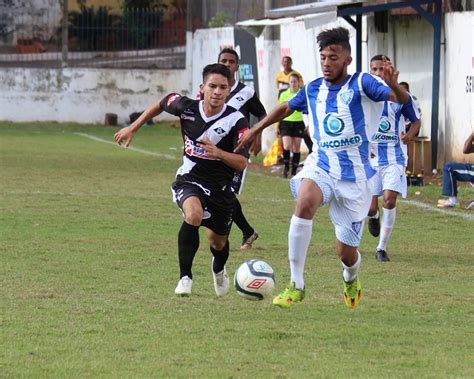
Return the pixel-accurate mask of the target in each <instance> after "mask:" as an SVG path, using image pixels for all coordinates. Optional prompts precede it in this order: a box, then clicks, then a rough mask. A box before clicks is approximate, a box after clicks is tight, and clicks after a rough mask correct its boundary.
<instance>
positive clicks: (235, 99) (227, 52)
mask: <svg viewBox="0 0 474 379" xmlns="http://www.w3.org/2000/svg"><path fill="white" fill-rule="evenodd" d="M217 61H218V63H220V64H223V65H224V66H226V67H227V68H228V69H229V70H230V74H231V77H232V78H231V81H230V85H231V89H230V95H229V96H228V97H227V99H226V103H227V104H228V105H230V106H231V107H233V108H235V109H237V110H238V111H240V112H241V113H242V114H243V115H244V117H245V118H246V119H247V121H249V122H250V115H253V116H255V117H256V118H257V119H258V120H261V119H262V118H263V117H265V115H266V114H267V112H266V111H265V107H264V106H263V105H262V103H261V101H260V99H259V98H258V96H257V93H256V92H255V90H254V89H253V88H250V87H249V86H246V85H245V84H244V83H242V82H240V81H237V80H235V74H236V72H237V71H238V69H239V55H238V54H237V52H236V51H235V50H233V49H230V48H225V49H223V50H222V51H221V52H220V53H219V56H218V57H217ZM260 144H261V141H260V139H258V140H256V141H254V143H253V144H252V147H251V148H250V150H251V151H253V152H254V153H255V155H256V154H257V153H258V151H259V150H260ZM246 172H247V170H245V171H244V172H238V171H237V172H236V173H235V176H234V180H233V188H234V190H235V192H236V193H237V194H241V193H242V190H243V184H244V179H245V174H246ZM233 219H234V223H235V225H237V226H238V228H239V229H240V230H241V231H242V244H241V246H240V248H241V249H242V250H248V249H251V248H252V244H253V243H254V242H255V240H256V239H257V238H258V233H257V232H256V231H255V229H254V228H253V227H252V226H250V224H249V222H248V221H247V219H246V217H245V215H244V213H243V211H242V206H241V204H240V202H239V200H238V199H236V205H235V210H234V215H233Z"/></svg>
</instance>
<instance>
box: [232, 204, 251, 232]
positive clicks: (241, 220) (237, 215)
mask: <svg viewBox="0 0 474 379" xmlns="http://www.w3.org/2000/svg"><path fill="white" fill-rule="evenodd" d="M235 200H236V201H235V208H234V213H233V214H232V218H233V220H234V224H235V225H237V226H238V227H239V229H240V230H241V231H242V234H243V235H244V237H250V236H251V235H252V234H253V233H254V231H255V230H253V228H252V227H251V226H250V224H249V223H248V221H247V219H246V218H245V216H244V213H243V212H242V206H241V205H240V202H239V200H237V199H235Z"/></svg>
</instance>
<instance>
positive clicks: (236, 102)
mask: <svg viewBox="0 0 474 379" xmlns="http://www.w3.org/2000/svg"><path fill="white" fill-rule="evenodd" d="M225 102H226V103H227V105H230V106H231V107H232V108H235V109H237V110H238V111H240V113H242V114H243V115H244V117H245V118H246V119H247V120H249V117H250V115H251V114H252V115H254V116H255V117H256V118H260V117H263V116H265V115H266V114H267V112H266V111H265V107H264V106H263V104H262V103H261V102H260V99H259V98H258V97H257V94H256V92H255V90H254V89H253V88H251V87H249V86H247V85H245V84H244V83H242V82H238V81H236V82H235V83H234V85H233V86H232V88H231V91H230V95H229V96H228V97H227V99H226V101H225Z"/></svg>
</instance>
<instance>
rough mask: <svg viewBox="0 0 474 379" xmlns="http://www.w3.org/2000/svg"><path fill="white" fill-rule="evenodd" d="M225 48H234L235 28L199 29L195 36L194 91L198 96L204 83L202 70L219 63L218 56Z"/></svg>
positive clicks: (193, 54) (193, 53)
mask: <svg viewBox="0 0 474 379" xmlns="http://www.w3.org/2000/svg"><path fill="white" fill-rule="evenodd" d="M224 47H231V48H234V28H233V27H225V28H215V29H198V30H196V32H195V33H194V36H193V50H192V91H193V94H196V93H197V91H198V90H199V85H200V84H201V83H202V69H203V68H204V66H206V65H208V64H210V63H217V56H218V55H219V52H220V51H221V50H222V49H223V48H224Z"/></svg>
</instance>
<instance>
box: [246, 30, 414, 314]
mask: <svg viewBox="0 0 474 379" xmlns="http://www.w3.org/2000/svg"><path fill="white" fill-rule="evenodd" d="M317 42H318V44H319V51H320V64H321V69H322V71H323V77H321V78H318V79H316V80H313V81H312V82H309V83H307V84H306V85H305V86H304V87H303V88H302V89H301V90H300V91H299V92H298V94H297V95H296V96H295V97H294V98H293V99H291V100H290V101H289V102H288V103H283V104H280V105H279V106H277V107H276V108H275V109H273V111H272V112H271V113H270V114H268V115H267V116H266V117H265V118H264V119H263V120H261V121H260V122H258V123H257V124H255V125H254V127H253V128H252V129H251V130H250V131H249V132H248V133H247V134H245V135H244V136H243V138H242V139H241V141H240V143H239V145H238V147H237V148H239V147H240V146H244V145H245V144H247V143H248V142H249V141H251V140H252V139H253V138H255V136H256V135H257V134H258V133H261V132H262V130H263V129H264V128H266V127H267V126H269V125H271V124H273V123H275V122H277V121H279V120H281V119H283V118H284V117H286V116H288V115H289V114H291V113H292V112H293V111H295V110H296V111H300V112H303V113H308V117H309V124H310V125H309V127H310V135H311V138H312V140H313V143H314V145H313V152H312V153H311V154H310V155H309V157H308V158H307V159H306V161H305V165H304V167H303V169H302V170H301V171H300V172H299V173H298V174H297V175H296V176H294V177H293V178H292V179H291V181H290V187H291V190H292V193H293V195H294V196H295V197H297V203H296V207H295V211H294V214H293V217H292V218H291V222H290V228H289V232H288V256H289V261H290V270H291V283H290V285H289V287H287V288H286V289H285V290H284V291H283V292H282V293H280V295H278V296H277V297H276V298H275V299H274V300H273V304H274V305H276V306H280V307H284V308H287V307H290V306H291V305H292V304H293V303H296V302H299V301H301V300H303V298H304V295H305V284H304V278H303V273H304V266H305V260H306V254H307V251H308V247H309V243H310V240H311V235H312V228H313V218H314V216H315V214H316V211H317V209H318V208H319V207H321V206H323V205H325V204H327V205H329V214H330V217H331V220H332V222H333V224H334V227H335V232H336V251H337V253H338V255H339V258H340V260H341V263H342V267H343V281H344V300H345V303H346V305H347V306H348V307H350V308H354V307H355V306H357V304H358V302H359V300H360V298H361V286H360V281H359V279H358V272H359V267H360V263H361V257H360V254H359V252H358V246H359V244H360V241H361V237H362V231H363V226H364V220H365V218H366V216H367V212H368V210H369V206H370V200H371V190H370V185H369V180H370V178H372V176H373V175H375V170H374V169H373V168H372V167H371V165H370V163H369V154H370V130H369V126H370V125H374V122H376V120H377V119H378V118H379V117H380V114H381V112H382V109H381V107H382V106H383V102H384V101H386V100H391V101H395V102H397V103H400V104H405V103H407V102H408V101H409V95H408V93H407V92H406V91H405V90H403V89H402V88H401V87H400V86H399V85H398V82H397V79H398V71H396V70H395V69H394V67H393V66H392V65H391V63H390V62H388V61H384V65H385V67H384V77H383V79H384V81H385V83H384V82H383V81H381V80H380V79H378V78H376V77H374V76H372V75H370V74H368V73H355V74H353V75H349V74H348V72H347V67H348V66H349V64H350V63H351V62H352V57H351V46H350V44H349V31H348V30H347V29H345V28H342V27H339V28H334V29H329V30H324V31H322V32H321V33H319V34H318V36H317ZM377 102H380V103H379V105H377Z"/></svg>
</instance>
